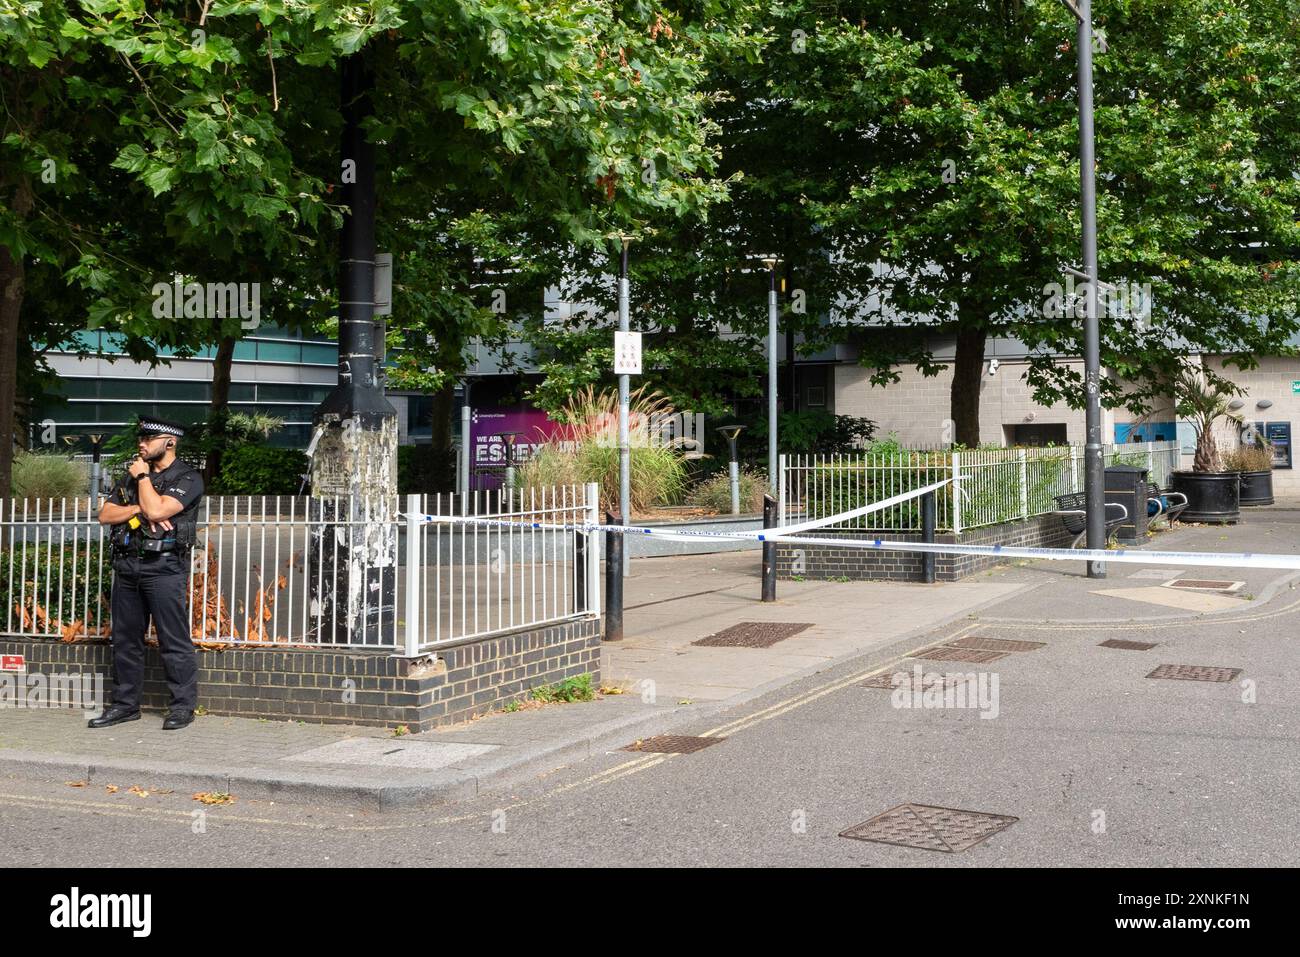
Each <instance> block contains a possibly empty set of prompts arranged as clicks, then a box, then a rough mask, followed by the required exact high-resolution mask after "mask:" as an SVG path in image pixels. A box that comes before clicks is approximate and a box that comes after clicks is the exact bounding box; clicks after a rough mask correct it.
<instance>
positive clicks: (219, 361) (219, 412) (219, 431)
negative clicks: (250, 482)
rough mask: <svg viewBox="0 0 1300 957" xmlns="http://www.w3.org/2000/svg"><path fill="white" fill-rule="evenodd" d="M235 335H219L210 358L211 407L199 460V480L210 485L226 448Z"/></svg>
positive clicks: (216, 474)
mask: <svg viewBox="0 0 1300 957" xmlns="http://www.w3.org/2000/svg"><path fill="white" fill-rule="evenodd" d="M235 342H236V340H235V337H234V336H223V337H222V339H221V343H220V344H219V345H218V346H217V355H216V358H215V359H213V361H212V407H211V408H210V409H209V410H208V422H209V423H210V424H211V425H210V428H211V431H210V432H209V434H208V435H209V445H208V455H207V460H206V461H205V462H204V463H203V481H204V483H205V484H206V485H207V486H208V488H211V487H212V483H213V482H215V481H216V478H217V476H218V475H220V474H221V457H222V454H223V453H224V452H225V448H226V420H227V418H228V417H229V410H230V370H231V367H232V366H233V365H234V361H235Z"/></svg>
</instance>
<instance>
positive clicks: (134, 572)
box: [108, 459, 203, 711]
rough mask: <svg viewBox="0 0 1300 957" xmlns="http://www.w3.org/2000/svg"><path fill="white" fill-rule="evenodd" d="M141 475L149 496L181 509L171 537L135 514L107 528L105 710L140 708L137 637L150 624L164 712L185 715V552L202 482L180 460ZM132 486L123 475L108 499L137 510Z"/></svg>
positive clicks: (192, 662) (193, 663) (192, 669)
mask: <svg viewBox="0 0 1300 957" xmlns="http://www.w3.org/2000/svg"><path fill="white" fill-rule="evenodd" d="M149 476H150V481H151V482H152V484H153V487H154V491H156V492H157V493H158V494H159V495H160V496H168V497H171V498H174V499H176V500H177V501H178V502H180V503H181V504H182V505H183V506H184V509H183V510H182V511H181V512H180V513H178V514H176V515H173V516H172V517H171V519H169V521H170V522H171V523H172V530H171V531H163V530H162V529H157V530H153V529H151V527H150V523H149V522H148V521H147V520H146V519H145V518H144V516H143V515H137V516H134V518H133V520H132V521H130V522H124V523H122V524H121V525H115V526H113V536H112V541H113V670H114V674H115V680H114V684H113V704H114V705H117V706H121V707H125V708H130V709H132V710H136V709H138V708H139V706H140V693H141V692H142V691H143V689H144V636H145V632H146V631H147V630H148V625H149V619H150V618H152V619H153V624H154V629H155V630H156V631H157V633H158V647H159V650H160V651H161V653H162V661H163V671H164V673H165V674H166V676H167V685H168V687H169V689H170V690H171V698H172V701H171V710H173V711H193V710H194V708H195V706H196V705H197V704H198V680H197V676H198V658H197V655H196V653H195V650H194V642H193V640H192V638H191V630H190V615H189V579H190V548H191V547H192V546H193V545H194V540H195V531H196V527H197V524H198V508H199V501H200V500H201V499H202V498H203V478H202V476H200V475H199V473H198V472H196V471H195V470H194V469H192V468H191V467H190V466H188V465H186V464H185V463H184V462H182V461H181V460H180V459H176V460H175V461H174V462H172V464H171V465H169V466H167V468H165V469H162V470H161V471H157V472H152V471H151V472H150V473H149ZM138 481H141V480H137V479H134V478H132V477H131V476H130V475H126V476H124V477H123V479H122V480H121V481H120V482H118V484H117V485H116V486H115V487H114V489H113V492H112V494H111V495H110V496H109V498H108V500H109V501H110V502H112V503H113V504H115V505H136V504H138V503H139V497H138V490H137V485H138ZM133 524H134V526H135V527H132V525H133Z"/></svg>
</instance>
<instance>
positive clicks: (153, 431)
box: [136, 419, 185, 438]
mask: <svg viewBox="0 0 1300 957" xmlns="http://www.w3.org/2000/svg"><path fill="white" fill-rule="evenodd" d="M136 431H137V432H138V434H140V435H174V436H176V437H177V438H181V437H182V436H184V435H185V430H184V429H183V428H181V427H180V426H179V425H177V424H176V423H175V422H164V421H163V420H162V419H141V420H140V427H139V429H137V430H136Z"/></svg>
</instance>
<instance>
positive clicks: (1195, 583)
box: [1165, 578, 1246, 591]
mask: <svg viewBox="0 0 1300 957" xmlns="http://www.w3.org/2000/svg"><path fill="white" fill-rule="evenodd" d="M1245 584H1246V583H1245V582H1230V581H1219V580H1217V579H1213V578H1175V579H1174V580H1173V581H1168V582H1165V585H1166V586H1167V587H1169V588H1196V589H1203V590H1205V591H1236V590H1237V589H1239V588H1241V587H1242V586H1243V585H1245Z"/></svg>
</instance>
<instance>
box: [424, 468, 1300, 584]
mask: <svg viewBox="0 0 1300 957" xmlns="http://www.w3.org/2000/svg"><path fill="white" fill-rule="evenodd" d="M949 481H950V480H947V479H945V480H944V481H942V482H935V483H934V484H933V485H927V486H924V487H922V488H918V489H913V490H912V491H910V492H902V493H900V494H898V495H894V496H891V497H890V498H887V499H882V500H881V501H879V502H873V503H871V504H870V505H863V506H861V507H859V508H855V509H850V510H849V511H847V512H840V513H838V514H835V515H829V516H827V517H825V518H820V519H815V520H813V521H810V522H803V523H801V524H798V525H785V526H782V527H780V528H777V529H764V530H762V531H743V532H697V531H689V530H686V529H668V528H661V527H658V526H651V525H593V524H589V523H574V524H569V525H564V524H551V523H546V522H511V521H507V520H504V519H493V518H473V517H470V516H462V515H425V516H423V518H424V521H425V522H426V523H435V524H470V525H486V526H493V527H509V528H515V529H520V530H524V531H569V532H593V531H603V532H612V533H615V534H624V535H627V534H631V535H651V536H653V537H655V538H669V539H687V540H701V539H703V540H715V541H743V542H750V543H753V544H762V543H764V542H778V543H780V544H783V545H825V546H833V547H835V548H861V549H870V550H875V551H898V552H931V553H934V554H939V555H988V556H995V557H998V558H1037V559H1047V560H1050V561H1101V562H1120V563H1127V564H1132V565H1194V566H1209V567H1214V568H1292V569H1300V555H1277V554H1270V553H1261V554H1255V553H1253V552H1160V551H1153V552H1144V551H1138V550H1136V549H1125V548H1117V549H1113V550H1112V549H1103V548H1039V547H1033V546H1020V545H959V544H957V543H955V542H953V543H947V542H933V543H931V542H896V541H890V540H888V539H883V538H871V539H862V538H817V537H813V536H806V535H803V532H805V531H809V530H812V529H817V528H825V527H826V526H828V525H833V524H835V523H837V522H842V521H846V520H848V519H851V518H858V517H860V516H862V515H869V514H871V513H872V512H878V511H881V510H882V509H886V508H889V507H891V506H894V505H898V504H901V503H902V502H905V501H909V500H911V499H914V498H918V497H920V496H922V495H926V494H928V493H930V492H934V491H937V490H938V489H940V488H943V486H945V485H947V484H948V483H949ZM849 531H852V530H851V529H850V530H849ZM796 536H799V537H796Z"/></svg>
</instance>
